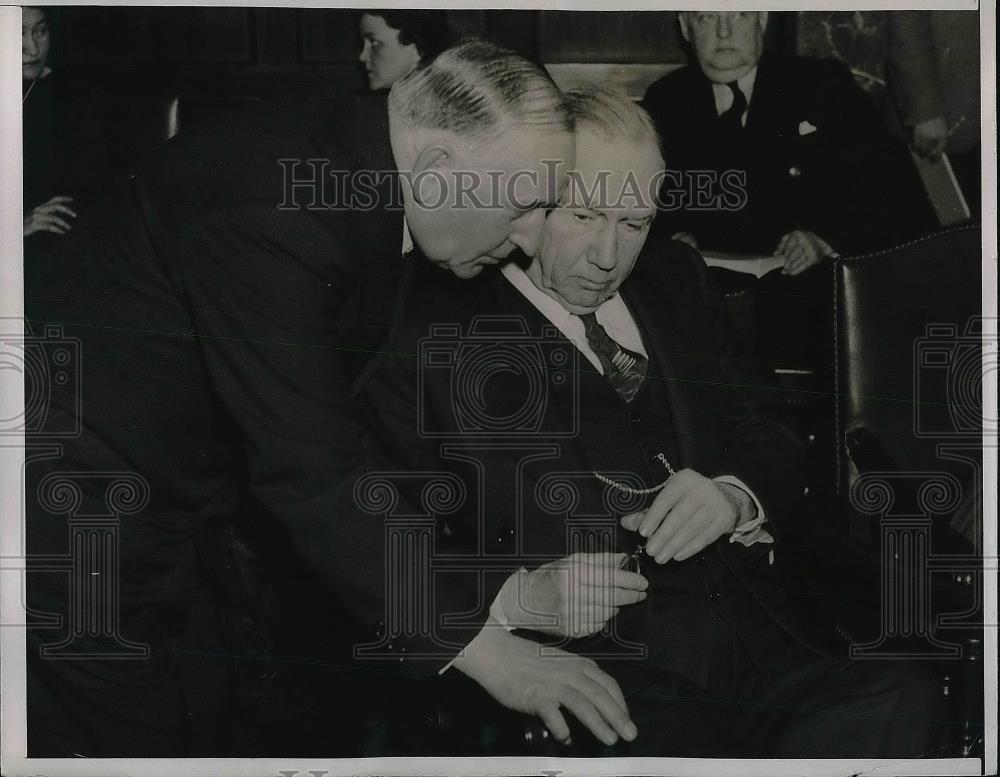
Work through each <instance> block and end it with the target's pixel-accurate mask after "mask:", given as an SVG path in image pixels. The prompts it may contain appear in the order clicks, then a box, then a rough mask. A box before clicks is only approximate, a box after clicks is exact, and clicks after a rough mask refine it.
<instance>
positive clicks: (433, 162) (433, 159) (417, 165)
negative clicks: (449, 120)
mask: <svg viewBox="0 0 1000 777" xmlns="http://www.w3.org/2000/svg"><path fill="white" fill-rule="evenodd" d="M450 158H451V152H450V151H449V150H448V149H447V148H445V147H444V146H443V145H441V144H440V143H431V144H428V145H425V146H423V147H422V148H421V149H420V150H419V151H417V157H416V159H414V160H413V174H414V175H419V174H420V173H423V172H426V171H427V170H440V169H442V168H444V167H447V166H448V161H449V160H450Z"/></svg>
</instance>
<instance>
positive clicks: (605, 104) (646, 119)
mask: <svg viewBox="0 0 1000 777" xmlns="http://www.w3.org/2000/svg"><path fill="white" fill-rule="evenodd" d="M563 101H564V102H565V103H566V111H567V113H568V115H569V119H570V121H571V122H573V125H574V126H575V127H576V129H578V130H579V129H580V128H581V127H588V128H590V129H591V130H594V131H596V134H597V135H598V136H599V137H600V138H602V139H603V140H606V141H608V142H609V143H616V142H621V141H627V142H630V143H652V144H653V145H654V146H655V147H656V150H657V152H658V153H659V155H660V162H661V163H663V144H662V142H661V141H660V133H659V132H657V130H656V125H655V124H653V120H652V119H651V118H650V116H649V114H648V113H646V111H645V110H644V109H643V108H642V107H640V106H639V105H638V104H637V103H636V102H634V101H633V100H632V99H631V98H629V97H628V96H626V95H625V94H624V93H622V92H618V91H615V90H613V89H609V88H607V87H603V86H578V87H574V88H572V89H570V90H568V91H567V92H566V93H565V94H564V95H563Z"/></svg>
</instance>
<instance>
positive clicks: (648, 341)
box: [621, 256, 697, 469]
mask: <svg viewBox="0 0 1000 777" xmlns="http://www.w3.org/2000/svg"><path fill="white" fill-rule="evenodd" d="M640 261H642V259H641V258H640ZM647 261H669V258H668V257H661V256H656V257H653V256H650V257H648V258H647ZM675 291H676V290H675V289H672V288H664V287H663V285H662V284H661V285H653V286H651V287H647V286H646V285H644V284H642V283H641V282H637V283H629V282H627V281H626V283H625V284H623V286H622V288H621V295H622V298H623V299H624V300H625V304H626V305H628V308H629V310H630V311H631V312H632V316H633V317H634V318H635V322H636V324H637V325H638V327H639V331H640V332H641V333H642V339H643V343H644V345H645V347H646V353H647V354H648V355H649V373H648V377H647V380H658V381H662V385H663V387H664V390H665V391H666V394H667V398H668V401H669V403H670V413H671V416H672V420H673V428H674V437H675V438H676V439H675V442H676V445H677V452H678V462H677V463H676V465H675V468H677V469H680V468H681V467H685V466H690V465H691V463H692V462H694V461H695V460H696V456H695V435H694V433H693V429H692V428H691V422H692V420H693V419H694V418H696V417H697V416H696V415H695V410H694V407H693V406H692V403H691V401H690V399H689V395H690V392H689V391H687V390H686V384H685V383H684V382H683V376H682V374H681V373H682V371H681V370H680V369H679V366H678V364H677V355H678V354H682V353H683V352H684V338H683V328H682V326H681V325H680V324H679V322H678V321H677V320H676V316H675V315H674V314H675V312H676V311H675V309H674V303H675V301H676V294H675ZM664 292H665V293H666V296H665V297H660V298H657V299H654V298H653V295H654V294H663V293H664Z"/></svg>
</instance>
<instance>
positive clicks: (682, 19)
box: [677, 11, 767, 43]
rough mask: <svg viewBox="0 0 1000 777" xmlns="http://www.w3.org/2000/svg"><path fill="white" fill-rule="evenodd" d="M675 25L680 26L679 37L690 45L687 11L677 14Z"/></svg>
mask: <svg viewBox="0 0 1000 777" xmlns="http://www.w3.org/2000/svg"><path fill="white" fill-rule="evenodd" d="M766 15H767V14H766V12H765V16H766ZM677 23H678V24H680V26H681V35H682V36H684V40H686V41H687V42H688V43H690V42H691V34H690V32H689V31H688V19H687V11H681V12H679V13H678V14H677Z"/></svg>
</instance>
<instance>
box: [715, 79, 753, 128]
mask: <svg viewBox="0 0 1000 777" xmlns="http://www.w3.org/2000/svg"><path fill="white" fill-rule="evenodd" d="M726 86H728V87H729V91H731V92H732V93H733V104H732V105H730V106H729V108H728V109H727V110H725V111H723V112H722V113H721V114H719V118H720V119H721V120H722V123H723V125H724V126H725V127H726V129H727V130H729V131H730V132H735V133H738V132H739V131H740V130H742V129H743V114H744V112H746V109H747V98H746V97H745V96H744V94H743V90H742V89H740V87H739V85H738V84H737V83H736V82H735V81H730V82H729V83H728V84H726Z"/></svg>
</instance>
